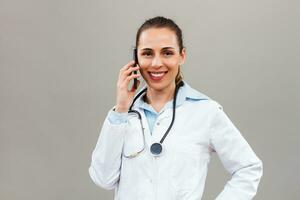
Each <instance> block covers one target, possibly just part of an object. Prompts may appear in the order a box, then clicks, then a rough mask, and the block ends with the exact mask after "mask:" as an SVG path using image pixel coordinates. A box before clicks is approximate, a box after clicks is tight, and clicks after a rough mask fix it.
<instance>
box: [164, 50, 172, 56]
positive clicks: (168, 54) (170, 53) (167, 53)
mask: <svg viewBox="0 0 300 200" xmlns="http://www.w3.org/2000/svg"><path fill="white" fill-rule="evenodd" d="M164 55H166V56H171V55H173V52H172V51H166V52H164Z"/></svg>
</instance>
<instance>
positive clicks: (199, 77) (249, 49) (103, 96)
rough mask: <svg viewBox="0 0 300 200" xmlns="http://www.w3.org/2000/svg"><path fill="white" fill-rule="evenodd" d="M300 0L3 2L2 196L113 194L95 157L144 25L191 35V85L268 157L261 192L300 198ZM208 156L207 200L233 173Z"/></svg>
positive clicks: (75, 199)
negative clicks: (96, 172) (165, 25)
mask: <svg viewBox="0 0 300 200" xmlns="http://www.w3.org/2000/svg"><path fill="white" fill-rule="evenodd" d="M299 6H300V5H299V1H296V0H295V1H292V0H281V1H279V0H273V1H271V0H251V1H250V0H247V1H240V0H228V1H214V0H213V1H212V0H205V1H204V0H194V1H179V0H176V1H175V0H172V1H171V0H168V1H167V0H160V1H144V0H136V1H100V0H90V1H79V0H72V1H71V0H0V67H1V68H0V90H1V93H0V95H1V96H0V134H1V135H0V137H1V138H0V156H1V160H0V162H1V163H0V199H1V200H2V199H3V200H16V199H23V200H38V199H46V200H48V199H49V200H53V199H59V200H65V199H72V200H79V199H81V200H82V199H95V200H96V199H112V196H113V193H112V192H108V191H105V190H103V189H101V188H99V187H97V186H96V185H94V184H93V183H92V181H91V180H90V178H89V175H88V167H89V164H90V156H91V153H92V150H93V148H94V147H95V144H96V140H97V138H98V134H99V131H100V128H101V124H102V121H103V119H104V117H105V116H106V113H107V111H108V110H109V109H110V108H111V107H112V106H113V105H114V102H115V91H116V81H117V75H118V71H119V68H121V67H122V66H123V65H125V64H126V63H127V62H129V60H130V59H131V50H132V47H133V44H134V38H135V34H136V31H137V28H138V27H139V25H141V24H142V23H143V22H144V20H145V19H147V18H150V17H154V16H156V15H164V16H166V17H170V18H172V19H174V20H175V21H176V22H177V23H178V24H179V26H180V27H181V28H182V30H183V32H184V41H185V46H186V47H187V54H188V56H187V61H186V64H185V65H184V66H183V73H184V77H185V80H186V81H187V82H188V83H190V85H192V86H193V87H194V88H196V89H198V90H200V91H201V92H203V93H205V94H207V95H208V96H210V97H211V98H213V99H215V100H217V101H218V102H219V103H220V104H221V105H223V107H224V110H225V112H226V113H227V114H228V115H229V117H230V118H231V120H232V121H233V122H234V124H235V125H236V126H237V127H238V128H239V129H240V131H241V132H242V134H243V136H244V137H245V138H246V139H247V141H248V142H249V143H250V144H251V146H252V147H253V149H254V150H255V152H256V153H257V155H258V156H259V157H260V158H261V159H262V160H263V163H264V176H263V179H262V181H261V184H260V187H259V191H258V195H257V196H256V198H255V199H263V200H269V199H272V200H282V199H299V198H300V192H299V188H298V187H299V185H300V181H299V175H298V174H299V173H298V172H299V167H300V161H299V155H298V153H299V150H298V144H299V139H300V137H299V131H298V129H299V128H298V127H299V119H300V115H299V112H300V109H299V107H300V106H299V103H300V101H299V98H300V95H299V91H300V83H299V72H300V70H299V64H300V59H299V53H300V44H299V43H300V42H299V34H300V23H299V17H300V14H299V13H300V12H299ZM228 178H229V177H228V175H227V174H226V171H225V170H224V169H223V167H222V165H221V163H220V161H219V159H218V157H217V156H216V155H214V156H213V159H212V161H211V163H210V167H209V174H208V178H207V183H206V188H205V192H204V197H203V199H205V200H209V199H214V197H216V196H217V194H218V193H219V192H220V191H221V190H222V188H223V186H224V184H225V182H226V180H227V179H228Z"/></svg>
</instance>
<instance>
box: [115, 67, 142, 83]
mask: <svg viewBox="0 0 300 200" xmlns="http://www.w3.org/2000/svg"><path fill="white" fill-rule="evenodd" d="M138 70H139V67H130V68H129V69H127V70H126V71H123V72H121V73H120V76H119V79H120V80H121V81H124V80H125V79H126V78H127V77H128V76H130V75H131V74H133V71H138Z"/></svg>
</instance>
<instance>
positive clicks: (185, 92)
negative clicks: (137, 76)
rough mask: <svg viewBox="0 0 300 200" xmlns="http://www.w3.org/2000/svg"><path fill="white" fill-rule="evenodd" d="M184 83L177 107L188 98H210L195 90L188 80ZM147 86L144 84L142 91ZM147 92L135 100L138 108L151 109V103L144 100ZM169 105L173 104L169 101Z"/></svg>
mask: <svg viewBox="0 0 300 200" xmlns="http://www.w3.org/2000/svg"><path fill="white" fill-rule="evenodd" d="M183 82H184V85H183V86H182V87H180V88H179V91H178V94H177V100H176V107H178V106H181V105H182V104H183V103H184V102H185V101H186V100H189V99H192V100H196V101H197V100H198V101H200V100H208V99H209V97H208V96H206V95H205V94H203V93H201V92H199V91H197V90H195V89H194V88H192V87H191V86H190V85H189V84H188V83H187V82H186V81H183ZM146 87H147V86H144V87H143V88H142V89H141V90H140V91H142V90H143V89H144V88H146ZM144 95H145V94H143V95H141V96H140V97H139V98H138V99H137V100H136V102H135V105H134V107H137V108H142V109H143V108H147V109H149V105H148V104H147V103H146V102H145V101H144V100H143V96H144ZM168 104H169V105H172V103H170V102H168Z"/></svg>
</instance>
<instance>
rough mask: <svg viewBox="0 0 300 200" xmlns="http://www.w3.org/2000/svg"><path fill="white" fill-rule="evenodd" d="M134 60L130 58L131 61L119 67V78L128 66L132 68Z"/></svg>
mask: <svg viewBox="0 0 300 200" xmlns="http://www.w3.org/2000/svg"><path fill="white" fill-rule="evenodd" d="M134 63H135V62H134V61H133V60H132V61H130V62H129V63H127V64H126V65H124V66H123V67H122V68H121V69H120V71H119V79H120V78H121V76H122V74H123V73H124V71H126V70H128V69H130V68H132V67H133V66H134Z"/></svg>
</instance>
